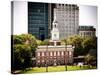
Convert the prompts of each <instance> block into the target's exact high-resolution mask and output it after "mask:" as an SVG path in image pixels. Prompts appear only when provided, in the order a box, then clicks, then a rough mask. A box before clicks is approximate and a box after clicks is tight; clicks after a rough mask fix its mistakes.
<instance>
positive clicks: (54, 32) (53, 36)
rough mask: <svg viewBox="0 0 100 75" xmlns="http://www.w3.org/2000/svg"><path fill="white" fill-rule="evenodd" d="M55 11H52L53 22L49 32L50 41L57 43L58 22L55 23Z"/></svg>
mask: <svg viewBox="0 0 100 75" xmlns="http://www.w3.org/2000/svg"><path fill="white" fill-rule="evenodd" d="M55 10H56V9H54V20H53V23H52V25H53V26H52V27H53V28H52V31H51V40H53V41H58V40H59V30H58V22H57V18H56V16H57V14H56V11H55Z"/></svg>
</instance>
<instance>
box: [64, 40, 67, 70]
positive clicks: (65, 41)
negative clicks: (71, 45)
mask: <svg viewBox="0 0 100 75" xmlns="http://www.w3.org/2000/svg"><path fill="white" fill-rule="evenodd" d="M64 42H65V68H66V71H67V59H66V58H67V54H66V53H67V41H66V39H64Z"/></svg>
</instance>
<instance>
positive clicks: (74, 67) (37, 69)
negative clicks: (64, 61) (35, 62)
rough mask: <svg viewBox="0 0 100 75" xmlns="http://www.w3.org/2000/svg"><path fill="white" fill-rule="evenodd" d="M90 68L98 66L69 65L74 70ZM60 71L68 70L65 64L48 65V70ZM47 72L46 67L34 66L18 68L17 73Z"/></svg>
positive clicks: (70, 69) (69, 69)
mask: <svg viewBox="0 0 100 75" xmlns="http://www.w3.org/2000/svg"><path fill="white" fill-rule="evenodd" d="M88 69H96V67H90V68H89V66H82V67H80V66H67V70H68V71H72V70H88ZM60 71H66V67H65V66H49V67H48V72H60ZM42 72H46V67H40V68H39V67H34V68H31V69H29V68H28V69H26V70H17V71H15V73H42Z"/></svg>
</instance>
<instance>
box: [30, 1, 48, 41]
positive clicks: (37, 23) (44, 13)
mask: <svg viewBox="0 0 100 75" xmlns="http://www.w3.org/2000/svg"><path fill="white" fill-rule="evenodd" d="M48 24H49V22H48V4H47V3H33V2H28V33H30V34H32V35H34V36H36V38H38V39H41V40H44V39H45V38H48Z"/></svg>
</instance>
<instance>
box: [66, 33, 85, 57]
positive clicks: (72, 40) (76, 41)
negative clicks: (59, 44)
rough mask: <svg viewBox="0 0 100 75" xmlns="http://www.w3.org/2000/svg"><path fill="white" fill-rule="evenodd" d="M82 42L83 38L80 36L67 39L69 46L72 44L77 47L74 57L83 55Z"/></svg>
mask: <svg viewBox="0 0 100 75" xmlns="http://www.w3.org/2000/svg"><path fill="white" fill-rule="evenodd" d="M82 41H83V38H82V37H80V36H78V35H75V36H71V37H69V38H68V39H67V44H71V45H74V46H75V49H74V56H79V55H83V47H82V45H81V43H82Z"/></svg>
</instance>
